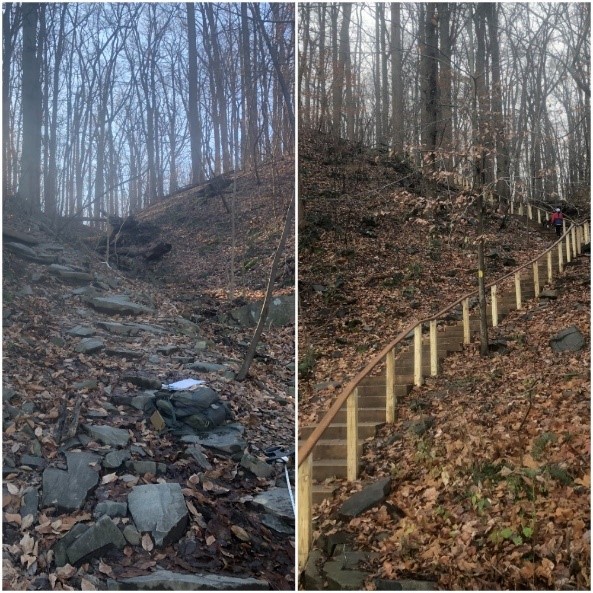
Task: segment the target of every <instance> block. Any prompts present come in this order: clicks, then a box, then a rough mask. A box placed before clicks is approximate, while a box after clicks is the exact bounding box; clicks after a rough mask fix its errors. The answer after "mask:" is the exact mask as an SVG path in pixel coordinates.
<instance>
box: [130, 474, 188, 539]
mask: <svg viewBox="0 0 593 593" xmlns="http://www.w3.org/2000/svg"><path fill="white" fill-rule="evenodd" d="M128 508H129V510H130V514H131V515H132V518H133V519H134V523H135V524H136V527H137V528H138V531H149V532H150V533H151V534H152V536H153V539H154V541H155V544H156V545H157V546H166V545H168V544H170V543H174V542H176V541H177V540H178V539H180V538H181V537H182V536H183V534H184V533H185V530H186V529H187V526H188V523H189V515H188V511H187V507H186V506H185V499H184V497H183V493H182V492H181V486H180V485H179V484H176V483H170V484H146V485H143V486H135V487H134V488H133V489H132V492H130V494H129V495H128Z"/></svg>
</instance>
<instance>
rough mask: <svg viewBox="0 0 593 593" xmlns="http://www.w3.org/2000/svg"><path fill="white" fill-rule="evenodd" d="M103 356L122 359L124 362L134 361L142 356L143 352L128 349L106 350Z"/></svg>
mask: <svg viewBox="0 0 593 593" xmlns="http://www.w3.org/2000/svg"><path fill="white" fill-rule="evenodd" d="M105 354H107V355H109V356H116V357H118V358H124V359H125V360H135V359H138V358H142V357H143V356H144V352H139V351H137V350H129V349H128V348H107V349H106V350H105Z"/></svg>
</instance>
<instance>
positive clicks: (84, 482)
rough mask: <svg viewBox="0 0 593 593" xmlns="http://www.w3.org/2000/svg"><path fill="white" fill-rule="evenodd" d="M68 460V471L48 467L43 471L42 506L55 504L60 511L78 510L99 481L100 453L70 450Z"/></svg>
mask: <svg viewBox="0 0 593 593" xmlns="http://www.w3.org/2000/svg"><path fill="white" fill-rule="evenodd" d="M66 461H67V464H68V471H64V470H61V469H56V468H48V469H46V470H45V471H44V472H43V498H42V503H41V506H42V507H47V506H55V507H56V508H57V509H58V511H66V512H67V511H75V510H78V509H80V508H81V507H82V505H83V504H84V502H85V500H86V497H87V496H88V494H89V493H90V492H91V490H93V488H95V486H96V485H97V484H98V483H99V473H98V469H99V462H100V461H101V458H100V457H99V456H98V455H94V454H93V453H86V452H82V453H79V452H68V453H66ZM95 468H96V469H95Z"/></svg>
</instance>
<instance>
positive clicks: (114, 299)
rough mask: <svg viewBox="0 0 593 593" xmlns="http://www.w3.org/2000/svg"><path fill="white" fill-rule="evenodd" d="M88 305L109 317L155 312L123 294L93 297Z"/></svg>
mask: <svg viewBox="0 0 593 593" xmlns="http://www.w3.org/2000/svg"><path fill="white" fill-rule="evenodd" d="M88 303H89V305H90V306H91V307H93V308H94V309H96V310H97V311H100V312H101V313H107V314H108V315H140V314H143V313H144V314H147V313H153V312H154V309H152V308H151V307H147V306H146V305H140V304H139V303H134V302H132V301H131V300H130V297H129V296H127V295H123V294H122V295H111V296H105V297H93V298H90V299H88Z"/></svg>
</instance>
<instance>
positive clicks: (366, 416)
mask: <svg viewBox="0 0 593 593" xmlns="http://www.w3.org/2000/svg"><path fill="white" fill-rule="evenodd" d="M363 406H364V407H363ZM358 421H359V422H376V423H378V424H380V423H381V422H385V407H384V406H383V407H377V408H369V407H368V406H367V405H366V402H365V400H364V399H359V400H358ZM334 422H337V423H338V424H342V423H344V422H346V409H345V408H342V409H341V410H340V411H339V412H338V413H337V414H336V417H335V418H334Z"/></svg>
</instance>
